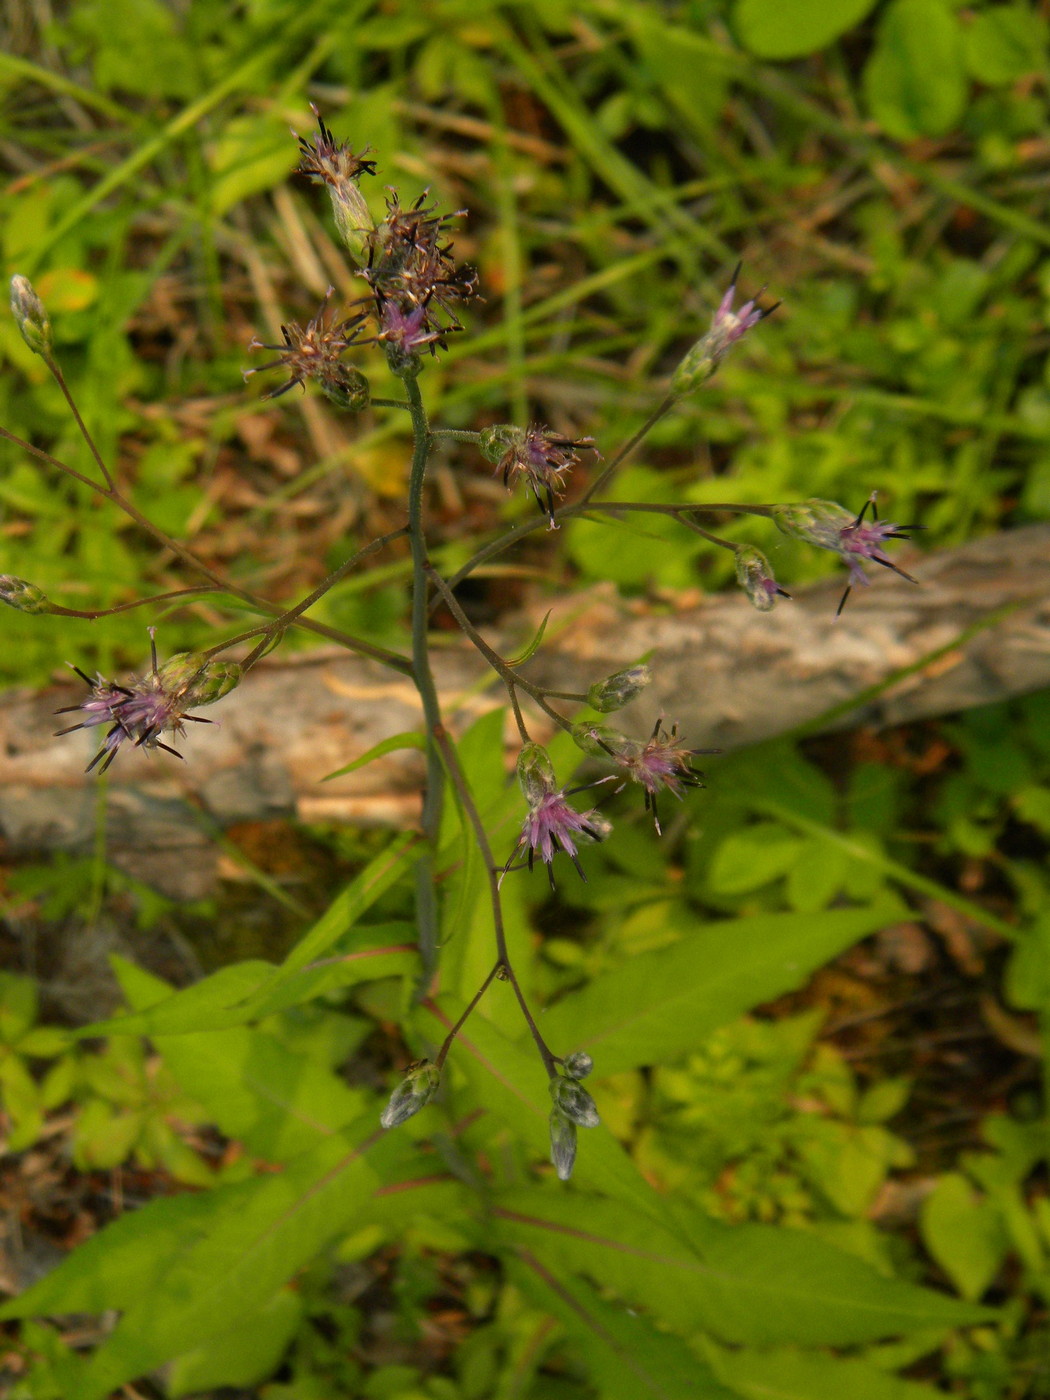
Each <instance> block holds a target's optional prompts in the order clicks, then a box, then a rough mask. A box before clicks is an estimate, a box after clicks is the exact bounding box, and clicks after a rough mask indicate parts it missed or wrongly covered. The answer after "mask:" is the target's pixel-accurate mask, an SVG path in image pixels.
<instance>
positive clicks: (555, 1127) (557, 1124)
mask: <svg viewBox="0 0 1050 1400" xmlns="http://www.w3.org/2000/svg"><path fill="white" fill-rule="evenodd" d="M551 1161H552V1162H553V1163H554V1169H555V1171H556V1172H557V1173H558V1179H559V1180H560V1181H568V1179H569V1177H570V1176H572V1169H573V1166H574V1164H575V1162H576V1124H575V1123H574V1122H573V1121H572V1119H571V1118H566V1116H565V1114H564V1113H562V1112H561V1110H560V1109H557V1108H555V1109H553V1110H552V1112H551Z"/></svg>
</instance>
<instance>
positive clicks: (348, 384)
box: [317, 363, 372, 413]
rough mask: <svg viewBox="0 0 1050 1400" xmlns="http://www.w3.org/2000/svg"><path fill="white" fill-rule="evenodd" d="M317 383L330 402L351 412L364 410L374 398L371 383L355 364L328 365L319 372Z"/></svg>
mask: <svg viewBox="0 0 1050 1400" xmlns="http://www.w3.org/2000/svg"><path fill="white" fill-rule="evenodd" d="M317 383H318V385H319V386H320V389H321V392H322V393H323V394H324V396H325V398H326V399H328V400H329V402H330V403H334V404H335V406H336V408H346V409H349V410H350V412H351V413H360V412H362V410H363V409H366V408H367V407H368V405H369V402H370V400H371V398H372V388H371V385H370V384H369V382H368V380H367V379H366V378H365V376H364V375H363V374H362V373H361V371H360V370H359V369H355V368H354V367H353V365H342V364H339V363H333V364H331V365H326V366H325V367H324V369H323V370H322V371H321V373H320V374H318V376H317Z"/></svg>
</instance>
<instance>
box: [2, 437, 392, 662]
mask: <svg viewBox="0 0 1050 1400" xmlns="http://www.w3.org/2000/svg"><path fill="white" fill-rule="evenodd" d="M0 438H3V439H5V440H6V441H8V442H11V443H14V445H15V446H16V447H20V448H22V450H23V451H25V452H28V453H30V455H31V456H33V457H36V458H37V459H38V460H39V461H41V462H46V463H47V464H48V466H52V467H54V468H55V469H56V470H57V471H60V472H63V473H64V474H65V475H66V476H69V477H72V478H73V480H74V481H79V482H80V483H81V484H82V485H83V486H87V487H88V488H89V489H90V490H92V491H94V492H95V494H96V495H97V496H101V497H102V499H103V500H105V501H109V502H110V503H111V504H112V505H115V506H116V507H117V509H118V510H122V511H123V512H124V514H125V515H126V516H128V518H129V519H131V520H133V521H134V522H135V524H136V525H138V527H139V528H140V529H141V530H143V531H144V532H145V533H146V534H147V535H149V536H151V537H152V538H153V539H154V540H156V542H157V543H158V544H159V545H161V546H162V547H163V548H164V549H167V550H170V552H171V553H172V554H173V555H174V556H175V558H176V559H178V560H180V561H181V562H182V563H183V564H185V565H186V566H187V567H188V568H191V569H194V570H195V571H196V572H197V573H199V574H201V575H203V577H204V578H206V579H207V580H208V582H209V583H210V584H211V585H212V586H213V588H214V589H215V590H216V591H217V592H219V593H228V594H229V595H230V596H231V597H233V598H240V600H241V601H242V602H244V603H247V604H248V606H249V607H251V608H253V609H254V610H255V611H256V612H260V613H264V614H267V615H269V616H271V617H280V616H281V614H282V611H283V609H281V608H279V607H278V606H277V605H276V604H275V603H267V602H266V601H265V599H262V598H257V597H256V596H255V594H254V593H249V592H248V590H247V589H244V588H238V586H237V585H236V584H234V583H231V582H229V581H228V580H226V579H224V578H223V577H222V575H221V574H217V573H216V572H215V570H214V569H212V568H210V567H209V566H208V565H207V564H206V563H205V562H204V560H203V559H199V558H198V557H197V555H196V554H194V553H193V551H192V550H191V549H187V548H186V546H185V545H183V544H180V543H179V542H178V540H175V539H172V537H171V536H170V535H168V534H166V533H165V531H163V530H162V529H160V527H159V526H157V525H154V524H153V522H152V521H151V520H150V519H149V518H148V517H147V516H145V515H143V514H142V512H141V511H140V510H139V509H138V507H137V506H135V505H133V504H132V502H131V501H129V500H128V498H127V497H126V496H125V495H124V494H123V492H121V491H119V490H118V489H117V488H116V487H115V486H102V485H101V484H100V483H99V482H97V481H92V480H91V478H90V477H89V476H85V475H84V474H83V472H79V471H77V470H76V468H75V467H71V466H69V465H68V463H66V462H63V461H61V460H60V459H59V458H58V457H52V455H51V453H50V452H45V451H44V450H43V449H42V448H39V447H34V446H33V444H32V443H31V442H26V441H25V440H24V439H22V438H20V437H16V436H15V434H14V433H9V432H8V431H7V429H6V428H0ZM295 626H297V627H302V628H304V629H305V630H306V631H308V632H316V633H317V635H318V636H321V637H327V638H328V639H329V640H330V641H334V642H338V643H339V645H340V646H343V647H346V648H347V650H348V651H356V652H359V653H360V654H361V655H362V656H369V657H371V658H372V660H374V661H378V662H380V663H381V664H382V665H384V666H389V667H390V669H391V670H394V671H400V672H401V674H402V675H405V676H409V677H411V676H412V674H413V672H412V662H411V661H410V660H409V659H408V657H407V656H401V655H400V654H399V653H398V652H396V651H388V650H387V648H386V647H380V646H376V645H375V644H374V643H372V642H366V641H365V640H364V638H363V637H354V636H351V634H350V633H349V632H341V631H339V629H338V628H335V627H328V626H326V625H325V624H324V623H321V622H314V621H313V620H312V619H310V618H305V617H304V618H296V619H295Z"/></svg>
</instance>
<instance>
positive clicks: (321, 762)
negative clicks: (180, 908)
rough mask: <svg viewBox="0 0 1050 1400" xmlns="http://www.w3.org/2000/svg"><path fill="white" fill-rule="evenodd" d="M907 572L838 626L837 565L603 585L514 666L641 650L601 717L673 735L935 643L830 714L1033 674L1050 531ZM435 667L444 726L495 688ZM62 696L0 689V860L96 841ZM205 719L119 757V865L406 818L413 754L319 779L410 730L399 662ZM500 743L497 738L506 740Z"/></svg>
mask: <svg viewBox="0 0 1050 1400" xmlns="http://www.w3.org/2000/svg"><path fill="white" fill-rule="evenodd" d="M908 567H909V568H911V569H912V570H913V571H914V572H915V574H916V576H917V577H918V578H919V580H920V583H921V587H919V588H915V587H912V586H911V585H909V584H908V583H905V582H903V581H902V580H900V579H898V578H896V577H894V576H893V575H890V574H888V573H886V574H881V575H880V577H879V578H878V579H876V580H875V582H874V585H873V587H872V588H870V589H867V590H864V589H860V590H854V592H853V594H852V596H851V598H850V601H849V606H848V607H847V609H846V611H845V613H844V614H843V616H842V617H841V618H839V619H838V620H837V621H836V620H835V617H834V612H835V607H836V605H837V601H838V598H839V596H840V592H841V588H842V586H843V585H842V582H841V580H838V581H836V582H834V583H826V584H821V585H819V586H817V587H814V588H812V589H808V590H806V591H805V592H802V593H800V594H798V595H797V596H796V598H795V601H794V602H792V603H787V602H784V603H782V604H780V605H779V606H778V607H777V608H776V609H775V610H774V611H773V612H771V613H765V614H762V613H757V612H755V611H754V610H753V609H752V608H751V606H750V605H749V604H748V602H747V601H746V599H744V598H743V597H741V596H739V595H736V594H729V595H720V596H717V597H711V598H702V599H700V600H699V601H697V600H696V599H690V600H682V601H681V602H680V604H679V606H677V607H676V608H668V609H666V610H665V611H663V612H661V613H658V614H654V611H653V607H652V605H651V604H650V603H648V602H644V603H643V602H630V601H624V600H622V599H619V598H618V597H617V596H616V594H615V592H614V590H612V589H611V588H599V589H596V590H593V591H591V592H589V593H586V594H583V595H574V596H569V597H566V598H563V599H560V600H559V601H558V602H557V603H556V604H555V608H554V613H553V615H552V617H551V621H550V623H549V625H548V632H547V636H548V638H549V639H550V640H549V642H548V643H547V644H545V645H544V647H543V648H542V650H541V652H540V654H539V655H538V656H537V657H536V658H535V659H534V661H533V662H531V663H530V666H529V668H528V671H527V674H528V675H529V676H530V677H531V678H532V679H534V680H537V681H541V682H543V683H544V684H546V685H548V686H551V687H552V688H555V689H559V690H579V689H586V687H587V685H588V684H590V683H591V682H592V681H594V680H597V679H600V678H601V677H602V676H603V675H606V674H608V673H609V672H611V671H614V670H616V669H618V668H619V667H621V666H623V665H627V664H629V663H631V662H633V661H636V660H637V659H638V658H639V656H641V655H642V654H645V653H652V662H651V664H652V666H653V670H654V675H655V680H654V684H653V686H652V688H651V689H650V691H649V692H647V694H646V696H644V697H643V698H642V699H641V700H640V701H639V702H638V703H637V704H636V705H634V706H633V707H632V708H631V710H629V711H627V712H625V713H624V714H623V715H622V716H620V717H618V718H617V721H616V723H617V724H618V725H622V727H624V728H631V727H632V726H633V728H634V729H635V731H636V732H640V731H641V730H643V729H645V728H647V727H649V725H651V721H652V716H653V715H654V714H656V713H663V714H665V715H666V716H667V717H668V719H669V720H674V721H676V722H677V723H678V724H679V726H680V729H681V731H682V733H683V735H684V736H685V737H686V739H687V741H688V742H690V743H694V744H696V745H697V746H702V747H712V746H716V745H717V746H719V747H722V748H726V749H729V748H736V747H739V746H742V745H746V744H749V743H754V742H756V741H757V740H759V739H764V738H768V737H771V736H773V735H776V734H781V733H784V732H785V731H787V730H789V729H794V728H795V727H797V726H799V725H803V724H810V723H812V722H814V721H816V720H817V719H818V718H819V717H820V716H822V715H824V714H825V713H826V712H827V711H828V710H830V709H831V708H832V707H834V706H836V705H839V704H842V703H843V702H849V701H851V700H854V699H855V698H856V697H857V696H859V695H861V694H862V693H863V692H865V691H866V690H868V689H869V688H871V687H873V686H877V685H879V684H880V683H883V682H885V681H886V679H887V678H888V677H890V676H892V675H894V674H895V673H897V672H899V671H902V670H904V669H906V668H908V667H915V666H916V665H917V664H918V663H921V662H922V661H923V659H924V658H927V657H930V656H931V655H933V654H934V653H937V655H936V658H935V659H933V660H930V661H929V662H928V663H927V664H925V665H920V666H919V668H918V669H917V670H915V671H914V673H913V674H910V675H909V676H907V677H906V678H904V679H901V680H899V681H898V682H897V683H895V684H893V685H892V686H891V687H889V688H888V689H887V690H885V691H884V692H883V693H882V694H880V695H879V697H878V698H877V699H875V700H872V701H870V702H869V703H867V704H864V705H861V706H859V707H857V708H855V709H853V710H851V711H850V712H849V714H848V715H845V716H842V717H840V718H839V719H838V721H837V723H838V725H839V726H840V727H846V726H849V727H853V726H857V725H861V724H866V725H871V726H875V727H883V726H886V725H892V724H899V723H902V722H904V721H907V720H913V719H917V718H921V717H924V716H929V715H937V714H944V713H948V712H951V711H955V710H961V709H965V708H967V707H970V706H974V705H983V704H988V703H991V702H992V701H996V700H1002V699H1005V698H1008V697H1010V696H1012V695H1017V694H1021V693H1023V692H1026V691H1031V690H1034V689H1037V688H1039V687H1042V686H1045V685H1047V684H1048V683H1050V527H1047V526H1033V527H1029V528H1026V529H1022V530H1017V531H1014V532H1012V533H1009V534H1000V535H993V536H990V537H988V538H986V539H982V540H976V541H974V542H972V543H970V544H967V545H964V546H962V547H961V548H958V549H953V550H946V551H943V552H934V553H931V554H928V555H926V556H925V557H924V558H922V559H920V560H919V561H918V562H909V563H908ZM549 605H550V600H549V599H542V600H540V599H538V600H537V603H536V606H535V608H534V609H531V610H530V614H533V615H529V616H523V617H521V618H517V619H514V620H513V622H512V623H510V624H508V625H507V626H505V627H503V628H501V629H500V630H499V632H498V633H495V634H493V635H492V636H491V638H490V640H491V641H492V643H493V645H495V646H496V647H497V649H500V650H502V651H504V653H505V654H508V655H513V654H514V652H515V651H516V650H520V647H521V645H522V639H523V638H527V637H528V636H530V635H532V633H533V632H534V631H535V627H536V625H537V623H538V620H539V616H540V615H541V614H542V613H543V612H545V611H546V609H547V607H548V606H549ZM990 618H996V620H993V621H991V622H990V624H989V625H987V626H983V627H982V626H981V624H983V623H988V622H989V619H990ZM978 628H980V630H976V629H978ZM971 629H973V630H974V634H973V635H972V636H969V637H967V633H968V632H969V631H970V630H971ZM434 664H435V671H436V674H437V678H438V684H439V689H440V692H441V695H442V700H443V704H444V706H445V708H446V713H447V714H449V715H450V716H451V718H452V723H453V726H454V727H462V726H463V725H464V724H466V723H468V722H469V721H470V720H471V719H472V718H474V717H475V716H476V715H477V714H479V713H481V712H482V711H484V710H487V709H490V708H491V707H492V706H493V705H496V704H499V703H502V700H503V696H502V693H501V689H500V687H499V686H498V684H497V683H493V685H492V686H491V687H490V688H489V689H487V690H485V691H484V692H482V693H478V691H477V689H476V686H477V682H478V680H479V678H480V677H482V676H483V675H484V673H485V666H484V663H483V662H481V661H480V659H479V658H478V656H477V654H476V653H475V652H474V650H473V648H472V647H470V645H469V643H467V642H465V641H457V642H456V643H455V644H453V645H451V646H448V647H439V648H437V649H435V656H434ZM75 700H76V692H75V691H74V690H73V689H72V688H71V687H65V686H64V687H57V686H56V687H55V688H53V689H51V690H48V691H45V692H43V693H39V694H32V693H25V692H21V693H14V694H9V695H7V696H6V697H3V698H2V699H0V737H2V741H3V742H2V744H0V831H2V833H3V837H4V840H5V842H6V846H7V849H8V851H9V852H10V853H11V854H13V855H19V854H23V853H29V852H39V851H42V850H53V849H63V850H70V851H84V850H88V849H90V847H91V844H92V841H93V833H94V822H95V803H96V798H95V779H94V778H93V777H92V776H90V775H86V774H85V773H84V771H83V770H84V765H85V764H86V762H87V761H88V759H89V758H90V757H91V756H92V755H93V753H94V751H95V746H96V745H97V740H98V731H94V732H93V731H91V730H88V731H83V732H80V733H78V734H76V735H70V736H68V737H66V738H63V739H55V738H52V737H51V734H52V731H53V730H54V728H55V721H54V718H53V716H54V711H55V710H56V709H57V708H58V707H59V706H60V705H62V704H70V703H75ZM216 716H217V718H219V719H220V723H219V724H216V725H214V726H211V727H204V726H199V727H198V726H194V728H193V732H192V735H190V736H187V743H186V744H185V751H186V756H187V761H186V763H185V764H180V763H177V762H176V761H175V760H174V759H169V757H168V756H167V755H165V754H152V755H151V754H146V753H143V752H142V751H140V750H134V749H129V750H128V751H127V752H122V753H121V754H120V756H119V758H118V760H117V762H116V763H115V764H114V767H113V770H112V773H111V776H110V791H109V799H108V817H107V821H108V832H107V841H108V850H109V853H110V856H111V858H112V859H113V860H114V861H115V862H116V863H118V864H119V865H120V866H122V867H123V868H124V869H126V870H127V871H129V872H130V873H133V874H135V875H137V876H139V877H140V878H142V879H145V880H147V881H148V882H150V883H152V884H154V885H156V886H157V887H159V888H161V889H162V890H165V891H166V892H168V893H170V894H171V895H173V896H177V897H181V898H194V897H198V896H200V895H202V894H204V893H206V892H207V891H208V890H209V889H210V888H211V887H212V885H213V882H214V879H215V876H216V867H217V860H218V855H217V850H216V847H215V844H214V842H212V841H211V840H210V837H209V832H210V831H214V830H215V828H216V827H217V826H218V827H221V826H227V825H230V824H232V823H234V822H238V821H245V820H259V819H264V818H267V817H273V816H278V815H292V814H294V815H296V816H298V817H299V818H300V819H302V820H305V821H326V820H332V821H339V822H348V823H358V824H365V825H377V824H382V825H387V824H389V825H397V826H408V825H412V824H414V822H415V820H416V817H417V814H418V806H419V798H418V787H419V782H420V778H421V773H422V765H421V762H420V758H419V755H418V753H416V752H413V751H408V752H405V753H395V754H390V755H388V756H387V757H385V758H383V759H380V760H378V761H377V762H375V763H373V764H371V765H369V766H368V767H366V768H364V769H362V770H360V771H358V772H356V773H353V774H350V775H348V776H347V777H345V778H340V779H337V780H335V781H333V782H331V783H322V781H321V780H322V779H323V778H324V776H325V774H327V773H330V772H332V771H333V770H335V769H337V768H339V767H341V766H343V765H344V764H346V763H347V762H349V761H350V760H351V759H353V758H354V757H356V756H357V755H359V754H361V753H363V752H364V751H365V750H366V749H368V748H370V747H371V746H372V745H373V744H376V743H378V742H379V741H380V740H382V739H384V738H386V737H387V736H389V735H391V734H395V733H398V732H400V731H403V730H410V729H414V728H417V727H418V726H419V723H420V714H419V707H418V704H417V702H416V695H415V692H414V690H413V688H412V687H411V685H410V684H409V683H408V682H407V681H406V680H404V679H403V678H401V677H399V676H396V675H393V674H392V673H389V672H386V671H383V670H382V669H381V668H380V667H378V666H377V665H375V664H374V663H371V662H368V661H362V660H359V659H357V658H354V657H350V656H348V655H347V654H346V653H345V652H342V651H329V650H326V651H323V652H313V653H310V654H308V655H300V656H296V657H292V658H290V659H288V660H281V659H280V658H279V657H278V658H277V659H275V660H273V661H270V662H266V663H264V664H263V665H261V666H260V667H258V668H257V669H256V670H255V671H253V672H252V674H251V675H250V677H249V678H248V679H247V681H246V682H245V683H244V684H243V685H242V686H241V687H240V688H239V689H238V690H236V691H234V692H233V693H232V694H231V695H229V696H228V697H227V698H226V699H224V700H223V701H222V703H221V706H220V707H219V708H218V709H217V711H216ZM537 737H539V738H542V737H543V731H542V730H541V728H540V726H538V725H537ZM514 739H515V736H514V735H513V734H512V733H508V745H509V746H511V745H513V743H514Z"/></svg>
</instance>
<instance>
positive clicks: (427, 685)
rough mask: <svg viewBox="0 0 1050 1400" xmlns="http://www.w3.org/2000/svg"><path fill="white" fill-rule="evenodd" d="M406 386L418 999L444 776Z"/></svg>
mask: <svg viewBox="0 0 1050 1400" xmlns="http://www.w3.org/2000/svg"><path fill="white" fill-rule="evenodd" d="M404 383H405V392H406V393H407V395H408V402H409V409H410V412H411V414H412V435H413V442H414V446H413V451H412V470H411V474H410V476H409V485H408V539H409V545H410V547H411V550H412V673H413V680H414V682H415V685H416V689H417V690H418V691H419V698H420V700H421V701H422V705H423V717H424V719H425V721H426V734H427V749H426V757H427V771H426V787H425V789H424V792H423V811H422V825H423V835H424V837H425V844H424V847H423V851H422V854H421V855H420V857H419V859H418V860H417V861H416V869H415V887H416V916H417V919H418V922H419V957H420V974H419V982H418V986H417V995H418V996H419V997H420V998H422V997H423V995H424V994H425V992H426V990H427V988H428V987H429V985H430V982H431V980H432V978H433V976H434V972H435V970H436V968H437V954H438V906H437V894H436V891H435V885H434V880H435V874H436V872H435V869H434V856H435V852H436V851H437V843H438V837H439V835H440V832H441V813H442V809H443V807H444V800H445V770H444V767H443V765H442V762H441V754H440V753H439V751H438V747H437V743H436V740H435V738H434V737H433V736H434V735H436V734H437V732H438V731H439V730H441V728H442V724H443V721H442V717H441V704H440V702H439V700H438V693H437V686H436V685H435V683H434V673H433V671H432V670H431V669H430V640H429V636H428V627H429V622H430V607H429V604H428V598H427V592H428V589H427V584H428V576H429V573H430V560H429V558H428V557H427V541H426V534H425V532H424V527H423V491H424V487H425V484H426V474H427V459H428V458H429V456H430V444H431V437H430V424H429V423H428V422H427V414H426V409H425V408H424V406H423V398H422V395H421V394H420V392H419V384H418V383H417V382H416V380H415V379H406V380H405V381H404Z"/></svg>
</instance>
